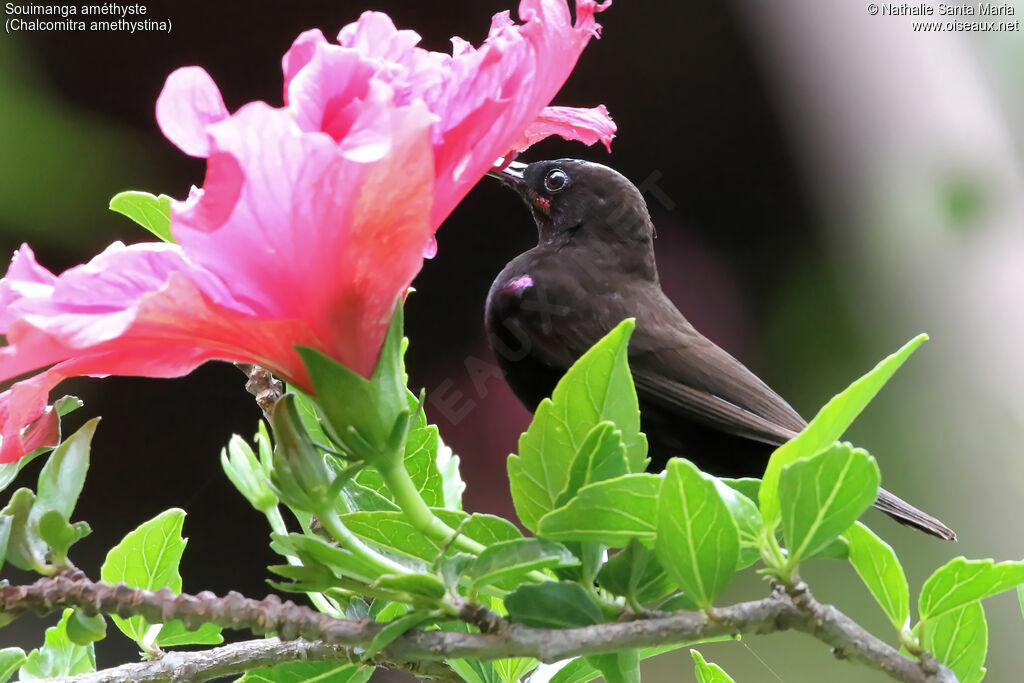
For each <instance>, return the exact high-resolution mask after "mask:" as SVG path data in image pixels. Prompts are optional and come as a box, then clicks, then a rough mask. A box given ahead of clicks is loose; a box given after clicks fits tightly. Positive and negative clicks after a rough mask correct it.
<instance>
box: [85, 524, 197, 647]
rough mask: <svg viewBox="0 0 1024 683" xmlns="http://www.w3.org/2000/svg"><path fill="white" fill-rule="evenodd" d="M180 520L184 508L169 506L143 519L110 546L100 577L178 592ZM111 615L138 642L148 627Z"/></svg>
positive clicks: (182, 542) (136, 620)
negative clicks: (118, 541) (157, 513)
mask: <svg viewBox="0 0 1024 683" xmlns="http://www.w3.org/2000/svg"><path fill="white" fill-rule="evenodd" d="M184 523H185V511H184V510H180V509H178V508H171V509H170V510H166V511H164V512H161V513H160V514H159V515H157V516H156V517H154V518H153V519H151V520H149V521H148V522H143V523H142V524H140V525H139V526H138V527H137V528H136V529H135V530H134V531H130V532H129V533H128V534H127V535H126V536H125V537H124V538H123V539H122V540H121V542H120V543H118V544H117V545H116V546H114V547H113V548H111V549H110V552H108V553H107V557H106V560H105V561H104V562H103V566H102V567H100V578H101V579H102V580H103V581H105V582H106V583H109V584H112V585H113V584H117V583H125V584H127V585H129V586H132V587H134V588H143V589H145V590H158V589H160V588H164V587H167V588H170V589H171V591H173V592H175V593H180V592H181V574H179V573H178V564H179V563H180V562H181V556H182V553H184V552H185V539H184V538H182V536H181V529H182V526H183V525H184ZM111 618H112V619H113V620H114V624H115V625H116V626H117V627H118V628H119V629H121V631H122V632H123V633H124V634H125V635H126V636H128V637H129V638H131V639H132V640H134V641H135V642H136V643H139V644H140V645H142V643H143V639H144V638H145V636H146V632H147V631H148V630H149V628H150V624H149V623H148V622H147V621H146V620H145V619H143V618H142V617H131V618H129V619H124V618H122V617H119V616H116V615H112V616H111Z"/></svg>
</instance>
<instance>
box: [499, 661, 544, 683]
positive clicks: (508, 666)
mask: <svg viewBox="0 0 1024 683" xmlns="http://www.w3.org/2000/svg"><path fill="white" fill-rule="evenodd" d="M539 664H540V661H539V660H537V659H534V658H533V657H508V658H506V659H496V660H494V661H493V662H491V665H492V666H493V667H494V670H495V671H496V672H497V674H498V676H499V677H500V678H501V680H502V683H518V681H519V680H520V679H522V678H523V676H525V675H526V674H528V673H530V672H531V671H533V670H534V669H536V668H537V665H539Z"/></svg>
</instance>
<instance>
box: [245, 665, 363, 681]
mask: <svg viewBox="0 0 1024 683" xmlns="http://www.w3.org/2000/svg"><path fill="white" fill-rule="evenodd" d="M372 674H373V667H372V666H361V665H359V664H352V663H350V662H285V663H284V664H278V665H276V666H270V667H264V668H262V669H253V670H252V671H247V672H246V673H245V675H244V676H242V677H241V678H237V679H235V683H307V681H308V682H309V683H366V681H368V680H369V679H370V676H371V675H372Z"/></svg>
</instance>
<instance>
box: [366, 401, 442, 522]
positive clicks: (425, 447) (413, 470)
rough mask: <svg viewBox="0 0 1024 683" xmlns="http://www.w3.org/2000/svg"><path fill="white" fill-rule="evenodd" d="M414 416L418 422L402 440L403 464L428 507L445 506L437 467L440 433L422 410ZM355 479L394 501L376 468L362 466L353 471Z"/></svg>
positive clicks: (439, 472)
mask: <svg viewBox="0 0 1024 683" xmlns="http://www.w3.org/2000/svg"><path fill="white" fill-rule="evenodd" d="M417 420H418V422H419V424H417V425H416V426H415V427H413V429H412V430H410V432H409V438H408V440H407V441H406V444H405V461H404V462H405V468H406V470H407V471H408V472H409V477H410V478H411V479H412V481H413V484H415V485H416V490H417V491H419V493H420V496H422V498H423V500H424V501H425V502H426V504H427V505H429V506H430V507H444V505H445V500H444V480H443V479H442V478H441V471H440V470H439V469H438V468H437V449H438V446H439V444H440V436H439V435H438V430H437V427H436V426H435V425H428V424H426V420H425V419H424V418H423V416H422V413H421V414H418V416H417ZM356 482H357V483H359V484H360V485H362V486H365V487H367V488H369V489H372V490H373V491H376V492H377V493H378V494H379V495H381V496H383V497H384V498H387V499H388V500H389V501H392V502H394V496H393V495H392V494H391V491H390V490H388V487H387V485H386V484H385V483H384V480H383V478H381V476H380V473H379V472H378V471H377V470H376V469H375V468H373V467H367V468H364V469H363V470H361V471H360V472H359V474H357V475H356Z"/></svg>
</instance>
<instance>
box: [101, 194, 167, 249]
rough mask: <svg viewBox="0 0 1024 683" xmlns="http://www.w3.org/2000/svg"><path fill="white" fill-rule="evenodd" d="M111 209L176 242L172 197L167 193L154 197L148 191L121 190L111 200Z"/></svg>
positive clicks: (161, 236)
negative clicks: (172, 224) (172, 226)
mask: <svg viewBox="0 0 1024 683" xmlns="http://www.w3.org/2000/svg"><path fill="white" fill-rule="evenodd" d="M110 210H111V211H116V212H117V213H120V214H123V215H125V216H128V218H131V219H132V220H133V221H135V222H136V223H138V224H139V225H141V226H142V227H144V228H145V229H146V230H149V231H150V232H151V233H153V234H154V235H156V236H157V237H159V238H160V239H162V240H163V241H164V242H174V237H173V236H172V235H171V198H170V197H168V196H167V195H165V194H162V195H160V196H159V197H154V196H153V195H151V194H149V193H148V192H137V191H134V190H129V191H127V192H119V193H117V194H116V195H114V198H113V199H111V200H110Z"/></svg>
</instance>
